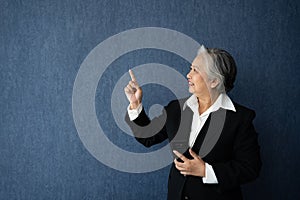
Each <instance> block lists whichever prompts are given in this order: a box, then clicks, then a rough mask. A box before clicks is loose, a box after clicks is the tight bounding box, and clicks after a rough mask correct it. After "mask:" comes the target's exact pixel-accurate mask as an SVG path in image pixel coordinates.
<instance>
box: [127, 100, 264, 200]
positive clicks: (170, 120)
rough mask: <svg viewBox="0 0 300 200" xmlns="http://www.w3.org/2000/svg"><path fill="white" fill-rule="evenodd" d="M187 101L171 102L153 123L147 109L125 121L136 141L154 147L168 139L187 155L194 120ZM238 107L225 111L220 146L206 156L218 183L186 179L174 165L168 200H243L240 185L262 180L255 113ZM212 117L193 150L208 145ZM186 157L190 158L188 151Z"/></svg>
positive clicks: (218, 141)
mask: <svg viewBox="0 0 300 200" xmlns="http://www.w3.org/2000/svg"><path fill="white" fill-rule="evenodd" d="M186 100H187V99H182V100H175V101H171V102H170V103H169V104H168V105H167V106H166V107H165V109H164V112H163V114H162V115H161V116H159V117H156V118H154V119H152V120H150V119H149V118H148V116H147V115H146V113H145V111H144V109H143V110H142V112H141V113H140V115H139V116H138V118H137V119H135V120H134V121H130V119H129V116H128V114H127V115H126V117H125V120H126V122H127V124H128V125H129V126H130V128H131V130H132V131H133V133H134V135H135V137H136V139H137V140H138V141H139V142H140V143H142V144H143V145H144V146H146V147H150V146H152V145H155V144H158V143H160V142H162V141H164V140H166V139H168V140H169V141H170V143H171V147H172V148H173V149H176V150H178V148H179V149H180V150H181V151H182V152H184V151H185V150H187V147H188V139H189V134H190V131H191V123H192V118H193V112H192V111H191V110H190V108H189V107H186V108H185V109H184V110H183V104H184V102H185V101H186ZM234 106H235V108H236V112H233V111H229V110H228V111H226V112H225V113H226V115H225V122H224V126H222V130H221V135H220V137H219V139H218V140H217V142H216V144H215V145H214V146H213V148H212V149H211V150H210V151H209V153H208V154H206V155H205V156H204V157H202V159H203V160H204V161H205V162H206V163H208V164H210V165H212V167H213V170H214V172H215V174H216V177H217V180H218V184H204V183H203V181H202V178H201V177H195V176H183V175H182V174H180V172H179V171H178V170H177V169H176V168H175V165H174V163H173V164H172V166H171V169H170V175H169V181H168V200H180V199H182V198H183V196H188V197H189V199H197V200H198V199H205V200H210V199H218V200H225V199H226V200H227V199H228V200H235V199H242V194H241V189H240V185H241V184H243V183H247V182H249V181H252V180H254V179H255V178H257V177H258V175H259V171H260V168H261V159H260V147H259V145H258V141H257V133H256V131H255V129H254V126H253V123H252V121H253V119H254V117H255V112H254V111H252V110H250V109H248V108H245V107H243V106H241V105H238V104H236V103H234ZM216 112H218V111H216ZM211 115H213V113H212V114H211ZM211 115H210V116H209V118H208V120H207V121H206V123H205V125H204V126H203V128H202V130H201V132H200V133H199V135H198V137H197V139H196V142H195V144H194V146H193V148H192V149H193V150H194V151H195V152H196V153H199V150H200V149H201V146H202V145H204V144H203V141H204V139H205V136H206V133H207V130H208V127H209V124H210V121H211V118H212V117H211ZM154 133H155V134H154ZM178 135H179V137H177V136H178ZM184 154H185V155H186V156H187V157H190V155H189V153H188V150H187V151H185V153H184Z"/></svg>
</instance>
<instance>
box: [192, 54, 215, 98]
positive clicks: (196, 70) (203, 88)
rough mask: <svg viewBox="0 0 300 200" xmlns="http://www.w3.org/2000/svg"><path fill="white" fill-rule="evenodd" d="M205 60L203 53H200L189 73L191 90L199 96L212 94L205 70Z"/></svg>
mask: <svg viewBox="0 0 300 200" xmlns="http://www.w3.org/2000/svg"><path fill="white" fill-rule="evenodd" d="M204 67H205V62H204V58H203V56H201V55H198V56H197V57H196V58H195V59H194V61H193V63H192V66H191V68H190V72H189V73H188V74H187V78H188V82H189V92H190V93H193V94H195V95H196V96H197V97H207V96H209V95H210V87H209V80H208V77H207V74H206V72H205V70H204Z"/></svg>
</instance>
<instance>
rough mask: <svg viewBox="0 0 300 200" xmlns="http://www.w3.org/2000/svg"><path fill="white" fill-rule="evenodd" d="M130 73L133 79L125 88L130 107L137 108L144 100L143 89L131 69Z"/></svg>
mask: <svg viewBox="0 0 300 200" xmlns="http://www.w3.org/2000/svg"><path fill="white" fill-rule="evenodd" d="M129 74H130V77H131V80H130V81H129V83H128V85H127V86H126V87H125V88H124V91H125V94H126V97H127V99H128V101H129V102H130V108H131V109H136V108H137V107H138V106H139V105H140V103H141V102H142V98H143V90H142V88H140V86H139V84H138V83H137V81H136V78H135V76H134V74H133V71H132V70H131V69H130V70H129Z"/></svg>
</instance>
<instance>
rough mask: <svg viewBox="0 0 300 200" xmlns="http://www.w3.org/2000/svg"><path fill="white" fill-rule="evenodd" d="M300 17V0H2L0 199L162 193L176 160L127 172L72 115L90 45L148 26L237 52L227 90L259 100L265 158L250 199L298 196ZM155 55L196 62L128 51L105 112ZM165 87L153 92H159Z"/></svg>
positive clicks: (101, 100)
mask: <svg viewBox="0 0 300 200" xmlns="http://www.w3.org/2000/svg"><path fill="white" fill-rule="evenodd" d="M299 24H300V20H299V1H296V0H295V1H292V0H275V1H261V0H256V1H251V0H250V1H248V0H244V1H215V0H205V1H204V0H203V1H196V0H193V1H183V0H176V1H168V0H161V1H147V0H130V1H125V0H124V1H123V0H101V1H95V0H88V1H79V0H74V1H71V0H66V1H59V0H56V1H46V0H42V1H22V0H18V1H17V0H6V1H5V0H1V1H0V67H1V68H0V69H1V77H0V93H1V95H0V97H1V98H0V99H1V100H0V112H1V115H0V149H1V151H0V159H1V161H0V199H31V200H32V199H165V198H166V192H167V177H168V171H169V167H165V168H163V169H161V170H158V171H155V172H152V173H142V174H131V173H125V172H120V171H117V170H114V169H111V168H109V167H107V166H105V165H103V164H102V163H101V162H99V161H98V160H96V159H95V158H94V157H92V156H91V155H90V154H89V152H88V151H87V150H86V149H85V147H84V146H83V144H82V142H81V140H80V139H79V137H78V134H77V130H76V128H75V125H74V121H73V115H72V90H73V84H74V81H75V77H76V75H77V72H78V70H79V67H80V65H81V63H82V62H83V60H84V58H85V57H86V56H87V55H88V54H89V52H90V51H91V50H92V49H93V48H94V47H95V46H96V45H98V44H99V43H100V42H102V41H103V40H105V39H106V38H108V37H110V36H112V35H114V34H117V33H119V32H122V31H125V30H128V29H132V28H138V27H148V26H155V27H165V28H169V29H173V30H176V31H179V32H182V33H184V34H186V35H188V36H190V37H191V38H193V39H195V40H196V41H198V42H199V43H203V44H205V45H206V46H208V47H221V48H224V49H226V50H228V51H229V52H231V53H232V55H233V56H234V57H235V59H236V62H237V65H238V78H237V82H236V87H235V89H234V90H233V91H232V93H231V96H232V97H233V99H234V100H235V101H237V102H239V103H242V104H244V105H246V106H248V107H250V108H253V109H255V110H256V113H257V117H256V119H255V125H256V128H257V131H258V132H259V140H260V144H261V153H262V159H263V168H262V172H261V176H260V178H259V179H258V180H257V181H256V182H254V183H250V184H248V185H245V186H244V193H245V196H246V199H297V198H298V199H299V197H300V195H299V194H300V192H299V191H297V189H298V187H297V185H299V180H300V173H299V169H298V168H299V167H300V162H299V153H300V147H299V146H300V135H299V129H300V126H299V123H300V121H299V117H298V114H299V104H297V100H299V94H300V92H299V80H300V71H299V69H300V68H299V56H300V55H299V46H300V43H299V41H300V40H299V35H300V31H299ZM173 57H174V59H173ZM148 62H158V63H163V64H166V65H169V66H174V68H176V69H177V70H178V71H180V72H181V73H182V74H185V73H186V72H187V70H188V69H187V68H185V67H186V66H184V65H185V64H186V63H185V62H184V61H182V60H179V59H178V58H177V59H176V56H174V55H170V54H167V53H166V52H159V51H154V50H153V51H152V50H145V51H140V52H137V53H132V54H129V55H126V56H124V57H122V58H120V60H118V61H116V62H115V63H114V64H112V65H114V66H119V69H118V68H115V67H113V66H111V67H109V68H108V70H107V71H106V74H105V75H104V76H103V79H101V81H100V83H99V86H98V89H97V113H98V117H99V119H98V120H99V121H101V120H102V118H101V117H110V116H111V115H110V114H109V113H111V111H110V106H107V104H109V99H108V97H109V96H110V92H111V89H112V88H113V87H114V84H115V83H116V81H117V80H118V78H119V77H120V76H122V75H123V73H125V72H126V71H127V70H128V66H131V65H139V64H143V63H148ZM178 63H180V65H181V63H183V64H182V66H180V65H179V64H178ZM120 66H124V68H122V67H121V68H120ZM101 83H102V84H101ZM104 86H105V87H104ZM102 87H103V88H102ZM149 87H150V86H149ZM104 88H105V89H107V90H104ZM102 89H103V90H102ZM161 89H162V88H160V87H158V86H156V85H153V86H152V87H150V88H148V89H147V88H146V89H145V90H146V91H154V92H153V95H154V97H156V96H157V97H159V95H157V94H159V92H160V91H161ZM103 91H104V92H103ZM156 91H157V92H156ZM155 95H156V96H155ZM149 96H150V95H149ZM171 96H172V95H171V94H170V95H169V97H171ZM154 99H155V98H154ZM152 100H153V99H152ZM152 100H147V98H146V99H145V104H150V103H152V102H151V101H152ZM158 101H159V102H154V103H162V104H165V103H166V102H165V100H164V99H161V100H160V99H159V100H158ZM99 107H101V108H99ZM101 113H108V115H105V116H102V115H101ZM104 127H105V129H106V130H105V131H106V133H107V132H109V131H111V132H113V133H114V135H112V136H110V139H111V140H112V141H113V142H114V143H115V144H117V145H118V146H120V147H122V148H128V149H130V148H133V149H135V150H139V151H143V148H142V147H141V146H140V145H139V144H138V143H137V142H136V141H135V140H134V139H133V138H130V137H129V136H128V135H126V134H122V131H121V130H119V129H118V128H117V127H116V124H115V123H113V122H112V123H107V124H104ZM297 130H298V131H297Z"/></svg>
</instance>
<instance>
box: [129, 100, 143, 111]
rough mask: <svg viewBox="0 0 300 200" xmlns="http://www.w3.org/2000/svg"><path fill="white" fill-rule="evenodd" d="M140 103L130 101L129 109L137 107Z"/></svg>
mask: <svg viewBox="0 0 300 200" xmlns="http://www.w3.org/2000/svg"><path fill="white" fill-rule="evenodd" d="M140 104H141V102H139V101H138V102H135V103H133V102H131V103H130V109H131V110H133V109H137V108H138V107H139V105H140Z"/></svg>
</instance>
